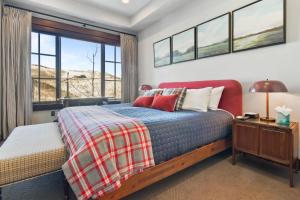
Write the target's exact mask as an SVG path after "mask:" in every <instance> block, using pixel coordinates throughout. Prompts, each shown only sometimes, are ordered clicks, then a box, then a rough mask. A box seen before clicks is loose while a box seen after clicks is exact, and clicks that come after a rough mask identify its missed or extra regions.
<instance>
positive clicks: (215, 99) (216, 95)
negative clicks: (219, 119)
mask: <svg viewBox="0 0 300 200" xmlns="http://www.w3.org/2000/svg"><path fill="white" fill-rule="evenodd" d="M223 90H224V86H221V87H216V88H213V89H212V91H211V95H210V101H209V104H208V108H209V109H211V110H217V109H218V107H219V103H220V100H221V96H222V93H223Z"/></svg>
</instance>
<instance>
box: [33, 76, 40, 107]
mask: <svg viewBox="0 0 300 200" xmlns="http://www.w3.org/2000/svg"><path fill="white" fill-rule="evenodd" d="M32 101H33V102H38V101H39V80H38V79H34V78H33V79H32Z"/></svg>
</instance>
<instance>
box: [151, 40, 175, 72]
mask: <svg viewBox="0 0 300 200" xmlns="http://www.w3.org/2000/svg"><path fill="white" fill-rule="evenodd" d="M153 50H154V66H155V67H162V66H165V65H170V64H171V38H166V39H163V40H161V41H158V42H156V43H154V44H153Z"/></svg>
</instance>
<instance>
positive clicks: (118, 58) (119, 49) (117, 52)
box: [116, 47, 121, 62]
mask: <svg viewBox="0 0 300 200" xmlns="http://www.w3.org/2000/svg"><path fill="white" fill-rule="evenodd" d="M116 62H121V48H120V47H116Z"/></svg>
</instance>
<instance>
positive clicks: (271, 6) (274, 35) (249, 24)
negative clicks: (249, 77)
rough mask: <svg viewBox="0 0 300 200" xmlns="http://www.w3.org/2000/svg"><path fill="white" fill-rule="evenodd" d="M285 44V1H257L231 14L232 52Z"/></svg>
mask: <svg viewBox="0 0 300 200" xmlns="http://www.w3.org/2000/svg"><path fill="white" fill-rule="evenodd" d="M270 16H272V17H270ZM258 21H259V22H260V23H257V22H258ZM285 43H286V0H258V1H255V2H253V3H251V4H248V5H246V6H243V7H241V8H239V9H236V10H234V11H233V12H232V44H231V46H232V52H240V51H245V50H251V49H257V48H262V47H268V46H274V45H279V44H285Z"/></svg>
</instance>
